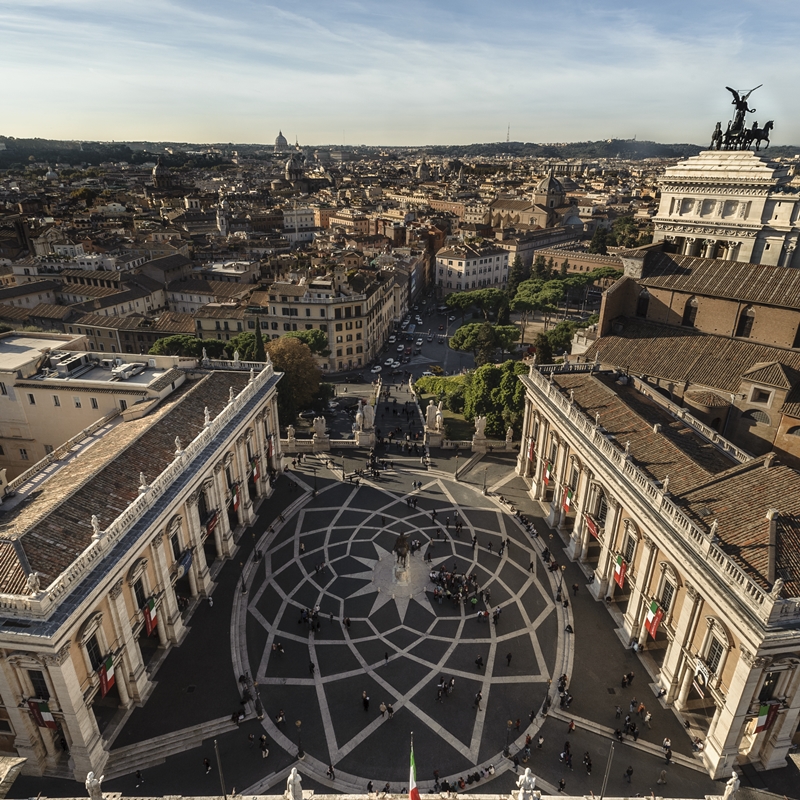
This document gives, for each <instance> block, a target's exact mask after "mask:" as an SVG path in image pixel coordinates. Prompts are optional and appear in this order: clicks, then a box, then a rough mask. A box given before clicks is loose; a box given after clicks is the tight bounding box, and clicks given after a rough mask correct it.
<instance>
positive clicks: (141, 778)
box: [136, 769, 144, 788]
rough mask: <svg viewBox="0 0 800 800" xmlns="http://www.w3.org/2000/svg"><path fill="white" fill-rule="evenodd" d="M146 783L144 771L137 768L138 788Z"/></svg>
mask: <svg viewBox="0 0 800 800" xmlns="http://www.w3.org/2000/svg"><path fill="white" fill-rule="evenodd" d="M143 783H144V778H143V777H142V771H141V770H140V769H137V770H136V786H137V788H138V787H139V786H141V785H142V784H143Z"/></svg>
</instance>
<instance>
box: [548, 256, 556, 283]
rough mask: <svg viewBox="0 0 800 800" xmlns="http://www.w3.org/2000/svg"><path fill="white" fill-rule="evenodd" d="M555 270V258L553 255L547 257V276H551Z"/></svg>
mask: <svg viewBox="0 0 800 800" xmlns="http://www.w3.org/2000/svg"><path fill="white" fill-rule="evenodd" d="M555 271H556V260H555V259H554V258H553V256H550V258H548V259H547V273H546V274H547V277H548V278H552V277H553V275H554V274H555Z"/></svg>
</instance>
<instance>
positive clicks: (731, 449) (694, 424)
mask: <svg viewBox="0 0 800 800" xmlns="http://www.w3.org/2000/svg"><path fill="white" fill-rule="evenodd" d="M629 378H630V379H631V380H633V385H634V386H635V387H636V389H637V391H639V392H640V393H641V394H643V395H644V396H645V397H649V398H650V399H651V400H654V401H655V402H656V403H658V404H659V405H660V406H662V407H663V408H664V409H666V410H667V411H669V413H670V414H672V416H673V417H676V418H677V419H680V420H681V421H682V422H683V423H685V424H686V425H687V426H688V427H690V428H693V429H694V430H695V431H697V433H699V434H700V435H701V436H702V437H703V438H704V439H708V441H709V442H711V443H712V444H714V445H716V446H717V447H718V448H719V449H720V450H724V451H725V452H726V453H727V454H728V455H730V456H732V457H733V458H735V459H736V460H737V461H738V462H739V463H740V464H746V463H747V462H748V461H752V460H753V456H751V455H750V454H749V453H746V452H745V451H744V450H742V449H741V448H740V447H737V446H736V445H735V444H734V443H733V442H729V441H728V440H727V439H725V438H724V437H722V436H720V435H719V433H717V431H715V430H714V429H713V428H710V427H709V426H708V425H705V424H704V423H702V422H700V420H699V419H697V418H696V417H693V416H692V415H691V414H690V413H689V412H688V411H687V410H686V409H685V408H681V406H679V405H676V404H675V403H673V402H672V401H671V400H668V399H667V398H666V397H664V395H663V394H661V392H655V391H653V389H652V387H650V385H649V384H647V383H645V381H642V380H639V378H637V377H635V376H633V375H630V376H629Z"/></svg>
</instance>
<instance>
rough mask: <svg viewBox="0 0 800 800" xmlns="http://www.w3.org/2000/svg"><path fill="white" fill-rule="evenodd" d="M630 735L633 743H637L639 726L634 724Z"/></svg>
mask: <svg viewBox="0 0 800 800" xmlns="http://www.w3.org/2000/svg"><path fill="white" fill-rule="evenodd" d="M631 733H632V734H633V741H634V742H638V741H639V726H638V725H636V724H634V726H633V729H632V730H631Z"/></svg>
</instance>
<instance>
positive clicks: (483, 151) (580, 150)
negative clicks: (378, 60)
mask: <svg viewBox="0 0 800 800" xmlns="http://www.w3.org/2000/svg"><path fill="white" fill-rule="evenodd" d="M0 144H3V145H5V149H0V169H7V168H9V167H12V166H21V165H24V164H26V163H28V162H30V161H44V162H47V163H50V164H55V163H56V162H61V163H67V164H73V165H78V164H87V165H91V166H97V165H98V164H101V163H102V162H104V161H127V162H128V163H131V164H141V163H143V162H145V161H152V160H154V159H155V156H156V154H161V155H162V158H164V161H165V163H168V165H169V166H171V167H174V166H181V165H184V164H187V166H191V165H192V163H193V164H197V165H198V166H199V165H200V164H203V165H206V166H207V165H210V164H212V163H219V162H221V161H226V160H227V159H225V158H224V157H220V156H205V157H203V156H197V155H192V156H189V155H188V154H184V153H181V152H180V151H181V150H184V149H185V150H189V149H194V148H197V147H201V146H202V147H207V146H208V145H193V144H190V143H186V142H184V143H165V142H136V143H125V142H90V141H84V142H81V141H61V140H58V139H16V138H14V137H13V136H0ZM131 144H133V146H131ZM165 146H170V147H171V148H172V149H174V150H175V151H176V153H175V155H174V156H169V155H167V154H165V153H164V148H165ZM218 147H220V148H221V149H222V150H223V151H227V152H230V151H231V150H234V149H239V150H240V151H241V152H245V153H246V152H249V151H254V150H260V149H263V148H270V147H271V146H270V145H267V144H265V145H254V144H240V145H237V144H233V143H226V144H224V145H218ZM142 148H144V149H142ZM381 149H382V148H379V147H368V146H361V147H359V148H358V151H359V152H361V153H367V152H371V151H373V150H381ZM390 149H396V150H399V151H402V152H405V153H408V152H412V151H415V150H418V151H424V152H425V153H427V154H429V155H437V156H443V157H445V158H461V157H492V156H494V157H503V156H508V157H510V158H548V159H555V160H561V159H568V158H569V159H587V160H591V159H598V158H626V159H644V158H686V157H688V156H694V155H697V154H698V153H699V152H700V151H701V150H703V149H705V148H704V147H701V146H700V145H696V144H661V143H659V142H647V141H638V140H635V139H609V140H600V141H597V142H567V143H564V144H536V143H535V142H485V143H483V144H469V145H455V144H454V145H429V146H427V147H418V148H414V147H404V148H390ZM767 153H768V154H769V155H771V156H783V157H787V156H793V155H799V154H800V147H798V146H794V145H785V146H781V147H770V148H769V149H768V150H767ZM189 162H192V163H189Z"/></svg>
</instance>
